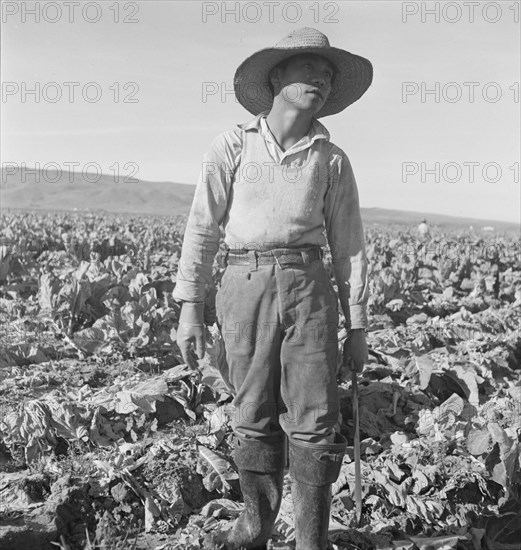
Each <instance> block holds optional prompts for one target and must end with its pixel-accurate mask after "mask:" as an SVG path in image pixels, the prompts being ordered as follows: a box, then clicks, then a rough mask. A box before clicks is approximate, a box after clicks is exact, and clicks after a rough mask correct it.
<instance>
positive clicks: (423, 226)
mask: <svg viewBox="0 0 521 550" xmlns="http://www.w3.org/2000/svg"><path fill="white" fill-rule="evenodd" d="M430 237H431V232H430V229H429V226H428V225H427V220H426V219H423V220H422V221H421V223H420V224H419V225H418V238H419V239H420V241H422V242H425V241H427V240H429V239H430Z"/></svg>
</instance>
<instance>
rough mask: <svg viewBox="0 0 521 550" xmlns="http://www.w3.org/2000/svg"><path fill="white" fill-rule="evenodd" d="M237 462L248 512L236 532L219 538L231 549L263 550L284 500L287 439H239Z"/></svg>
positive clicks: (239, 522) (244, 513) (236, 448)
mask: <svg viewBox="0 0 521 550" xmlns="http://www.w3.org/2000/svg"><path fill="white" fill-rule="evenodd" d="M234 459H235V463H236V464H237V467H238V469H239V482H240V485H241V491H242V494H243V497H244V510H243V511H242V513H241V514H240V516H239V517H238V518H237V520H236V521H235V523H234V525H233V527H232V529H231V530H230V531H229V532H228V533H225V534H223V535H221V537H219V539H218V540H219V541H220V542H221V543H222V544H223V545H224V548H226V549H228V550H238V549H240V550H243V549H244V550H247V549H248V550H250V549H251V550H262V549H265V548H266V543H267V541H268V539H269V538H270V536H271V532H272V529H273V524H274V523H275V519H276V518H277V514H278V513H279V508H280V504H281V501H282V485H283V481H284V466H285V463H286V444H285V438H281V439H277V440H276V441H273V442H269V443H268V442H264V441H260V440H256V439H245V438H243V437H239V436H238V437H237V446H236V447H235V451H234Z"/></svg>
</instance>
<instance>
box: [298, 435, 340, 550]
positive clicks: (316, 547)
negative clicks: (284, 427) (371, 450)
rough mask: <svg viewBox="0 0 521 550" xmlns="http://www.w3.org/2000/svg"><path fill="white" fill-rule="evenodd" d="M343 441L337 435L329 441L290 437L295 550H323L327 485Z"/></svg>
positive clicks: (334, 474)
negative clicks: (311, 440) (310, 441)
mask: <svg viewBox="0 0 521 550" xmlns="http://www.w3.org/2000/svg"><path fill="white" fill-rule="evenodd" d="M346 445H347V441H346V439H345V437H344V436H342V435H340V434H336V435H335V442H334V443H329V444H316V443H308V442H306V441H297V440H295V439H291V440H290V442H289V468H290V475H291V494H292V497H293V508H294V511H295V538H296V550H326V548H327V533H328V528H329V513H330V508H331V484H332V483H334V482H335V481H336V480H337V479H338V476H339V474H340V467H341V466H342V458H343V456H344V454H345V451H346Z"/></svg>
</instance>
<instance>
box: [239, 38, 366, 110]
mask: <svg viewBox="0 0 521 550" xmlns="http://www.w3.org/2000/svg"><path fill="white" fill-rule="evenodd" d="M306 53H309V54H317V55H321V56H322V57H325V58H326V59H327V60H328V61H330V62H331V63H332V64H333V66H334V67H335V69H336V70H335V77H334V80H333V84H332V86H331V93H330V94H329V97H328V98H327V101H326V103H325V104H324V106H323V107H322V108H321V109H320V111H319V112H318V113H317V114H316V115H315V117H316V118H320V117H325V116H329V115H334V114H336V113H339V112H340V111H343V110H344V109H345V108H346V107H348V106H349V105H351V104H352V103H354V102H355V101H357V100H358V99H360V98H361V97H362V95H363V94H364V93H365V92H366V91H367V89H368V88H369V86H370V85H371V82H372V81H373V66H372V65H371V62H370V61H369V60H368V59H366V58H365V57H361V56H359V55H355V54H352V53H350V52H347V51H345V50H341V49H339V48H334V47H331V46H330V47H314V48H313V47H311V48H310V47H296V48H265V49H263V50H259V51H258V52H256V53H254V54H253V55H251V56H250V57H248V58H247V59H245V60H244V61H243V62H242V63H241V64H240V65H239V68H238V69H237V71H236V72H235V77H234V79H233V86H234V90H235V96H236V97H237V100H238V101H239V103H240V104H241V105H242V106H243V107H244V108H245V109H246V110H248V111H249V112H250V113H252V114H253V115H258V114H259V113H262V112H263V111H267V110H269V109H271V105H272V103H273V95H272V93H271V91H270V89H269V73H270V71H271V69H273V67H275V66H276V65H278V64H279V63H280V62H281V61H284V59H287V58H289V57H293V56H294V55H300V54H306Z"/></svg>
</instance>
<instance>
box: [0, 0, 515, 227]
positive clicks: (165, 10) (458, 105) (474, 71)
mask: <svg viewBox="0 0 521 550" xmlns="http://www.w3.org/2000/svg"><path fill="white" fill-rule="evenodd" d="M519 4H520V2H519V1H518V0H517V1H514V0H505V1H499V2H478V1H477V0H475V1H474V2H463V3H462V2H458V3H456V2H454V1H453V2H430V1H428V2H416V1H414V2H412V1H411V2H407V1H404V2H401V1H392V0H384V1H376V0H365V1H362V2H358V1H353V0H350V1H345V2H328V1H320V2H318V1H314V2H298V3H297V2H283V1H267V0H262V1H261V2H197V1H190V2H184V1H175V0H163V1H155V0H146V1H140V2H123V1H122V2H115V1H114V0H98V1H97V2H95V1H93V2H83V1H81V2H80V1H76V2H72V1H71V2H46V1H40V2H23V1H20V0H17V1H16V2H15V1H8V0H3V1H2V34H1V73H2V103H1V108H2V113H1V114H2V118H1V132H2V136H1V137H2V141H1V148H0V154H1V162H2V165H3V166H5V165H6V163H15V165H16V166H21V164H22V163H26V165H27V166H35V165H40V166H41V167H45V166H48V167H54V168H56V165H57V166H58V167H59V168H61V169H63V170H66V169H67V167H74V169H75V170H76V171H81V170H85V171H92V170H94V171H96V170H98V169H101V170H102V171H103V172H105V173H108V174H114V173H118V174H119V175H120V176H122V177H124V176H129V175H134V177H137V178H140V179H143V180H151V181H175V182H179V183H187V184H195V183H196V181H197V177H198V175H199V172H200V169H201V162H202V157H203V154H204V153H205V151H206V150H207V148H208V146H209V144H210V143H211V141H212V140H213V138H214V137H215V136H217V135H218V134H219V133H221V132H223V131H225V130H228V129H230V128H233V127H234V126H235V125H236V124H239V123H242V122H246V121H248V120H249V119H251V118H252V115H250V113H248V112H247V111H246V110H245V109H244V108H243V107H242V106H241V105H240V104H239V103H238V102H236V100H235V97H234V95H233V91H232V90H233V86H232V83H233V75H234V73H235V70H236V68H237V67H238V66H239V64H240V63H241V62H242V61H243V60H244V59H245V58H246V57H248V56H249V55H251V54H252V53H254V52H255V51H257V50H259V49H262V48H266V47H271V46H274V45H275V44H276V43H277V42H278V41H279V40H281V39H282V38H283V37H284V36H285V35H287V34H288V33H289V32H290V31H291V30H293V29H296V28H301V27H315V28H317V29H319V30H321V31H322V32H323V33H325V34H326V35H327V36H328V38H329V40H330V43H331V45H332V46H335V47H339V48H342V49H345V50H348V51H350V52H352V53H356V54H358V55H361V56H363V57H366V58H368V59H369V60H370V61H371V63H372V64H373V68H374V80H373V84H372V86H371V87H370V88H369V90H368V91H367V92H366V94H365V95H364V96H363V97H362V98H361V99H360V100H359V101H357V102H356V103H354V104H353V105H351V106H349V107H348V108H347V109H346V110H345V111H343V112H342V113H340V114H337V115H334V116H331V117H324V118H321V119H320V120H321V122H322V123H323V124H324V125H325V126H326V127H327V128H328V130H329V131H330V133H331V140H332V141H333V142H334V143H335V144H336V145H338V146H339V147H341V148H342V149H343V150H344V151H345V152H346V153H347V155H348V156H349V158H350V161H351V164H352V166H353V169H354V172H355V176H356V180H357V184H358V188H359V194H360V202H361V205H362V206H363V207H381V208H392V209H401V210H411V211H417V212H433V213H441V214H448V215H454V216H460V217H474V218H482V219H492V220H494V219H495V220H503V221H514V222H519V221H520V218H521V194H520V183H519V179H520V168H519V162H520V150H521V137H520V136H521V128H520V125H521V116H520V102H519V94H520V89H519V86H520V84H519V83H520V80H521V78H520V71H521V36H520V29H521V27H520V23H519V16H520V13H519V12H520V9H519ZM31 90H33V93H31ZM34 90H36V92H34ZM11 166H12V165H11Z"/></svg>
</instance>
